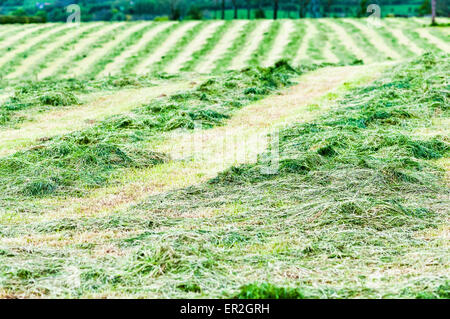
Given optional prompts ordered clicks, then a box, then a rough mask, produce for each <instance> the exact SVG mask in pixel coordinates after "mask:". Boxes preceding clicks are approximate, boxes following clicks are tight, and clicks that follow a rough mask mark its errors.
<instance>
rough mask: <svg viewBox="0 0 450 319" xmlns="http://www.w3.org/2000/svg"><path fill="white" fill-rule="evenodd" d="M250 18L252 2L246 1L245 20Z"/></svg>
mask: <svg viewBox="0 0 450 319" xmlns="http://www.w3.org/2000/svg"><path fill="white" fill-rule="evenodd" d="M251 17H252V0H247V19H249V20H250V18H251Z"/></svg>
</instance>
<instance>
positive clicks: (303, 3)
mask: <svg viewBox="0 0 450 319" xmlns="http://www.w3.org/2000/svg"><path fill="white" fill-rule="evenodd" d="M310 1H311V0H299V4H300V7H299V10H298V16H299V18H304V17H306V11H307V9H308V5H309V2H310Z"/></svg>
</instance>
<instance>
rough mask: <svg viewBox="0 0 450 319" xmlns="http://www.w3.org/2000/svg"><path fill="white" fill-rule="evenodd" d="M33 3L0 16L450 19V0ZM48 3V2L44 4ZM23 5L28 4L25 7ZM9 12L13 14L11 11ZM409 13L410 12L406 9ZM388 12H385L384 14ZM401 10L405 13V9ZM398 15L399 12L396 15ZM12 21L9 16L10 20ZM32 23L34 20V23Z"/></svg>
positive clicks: (3, 7) (8, 0)
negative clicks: (379, 14) (373, 8)
mask: <svg viewBox="0 0 450 319" xmlns="http://www.w3.org/2000/svg"><path fill="white" fill-rule="evenodd" d="M42 1H43V2H39V0H37V2H35V3H34V2H33V4H32V5H28V6H26V5H25V4H26V3H29V2H25V1H19V0H0V15H5V12H6V15H9V16H17V17H21V18H20V19H18V22H19V21H24V20H27V19H24V18H23V17H27V16H35V17H40V18H41V19H43V20H47V21H64V20H65V19H66V17H67V12H66V11H65V7H66V6H67V5H69V4H73V3H75V4H78V5H80V7H81V10H82V15H81V18H82V21H98V20H103V21H125V20H153V19H157V20H164V19H167V20H182V19H238V18H240V19H242V18H246V19H253V18H256V19H263V18H271V19H279V18H280V17H281V18H282V17H286V18H297V17H298V18H305V17H311V18H318V17H338V16H347V17H363V16H367V15H368V13H367V6H368V5H369V4H378V5H380V6H381V7H382V8H383V6H390V7H395V6H396V7H397V8H399V10H400V9H401V8H406V7H408V9H409V10H411V8H413V9H414V12H413V13H411V12H409V13H408V12H405V13H400V14H399V15H427V14H430V15H431V14H432V13H433V14H437V15H441V16H448V15H449V12H448V11H449V10H448V7H449V6H448V2H449V1H450V0H409V1H407V2H408V4H405V1H403V0H96V1H93V0H56V1H48V2H46V1H45V0H42ZM44 1H45V2H44ZM21 4H22V5H21ZM8 8H10V9H9V11H8ZM404 10H406V9H404ZM382 11H383V10H382ZM399 12H401V11H399ZM396 14H397V15H398V13H396ZM11 19H12V18H11V17H9V18H8V19H6V20H8V21H10V20H11ZM28 20H30V19H28Z"/></svg>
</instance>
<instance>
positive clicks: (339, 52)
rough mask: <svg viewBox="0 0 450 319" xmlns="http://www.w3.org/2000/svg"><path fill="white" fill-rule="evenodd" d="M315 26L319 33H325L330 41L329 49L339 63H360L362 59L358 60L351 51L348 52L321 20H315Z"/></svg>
mask: <svg viewBox="0 0 450 319" xmlns="http://www.w3.org/2000/svg"><path fill="white" fill-rule="evenodd" d="M316 27H317V29H318V31H319V32H320V33H322V34H326V35H327V41H330V43H331V51H332V52H333V54H334V55H336V57H337V58H338V59H339V62H340V63H342V64H358V63H361V64H362V61H358V59H357V57H356V56H355V55H354V54H353V53H352V52H349V51H348V50H347V48H346V47H345V45H344V44H343V43H341V42H340V41H339V39H338V37H337V35H336V33H335V32H334V30H332V29H330V28H328V27H327V26H325V25H324V24H323V23H321V22H317V24H316Z"/></svg>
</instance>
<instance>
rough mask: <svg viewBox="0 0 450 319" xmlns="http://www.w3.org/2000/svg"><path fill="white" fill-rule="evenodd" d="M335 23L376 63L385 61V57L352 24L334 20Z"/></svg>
mask: <svg viewBox="0 0 450 319" xmlns="http://www.w3.org/2000/svg"><path fill="white" fill-rule="evenodd" d="M335 21H336V23H339V24H340V25H341V26H342V27H343V28H344V29H345V31H346V32H348V33H349V34H350V36H352V37H353V38H354V40H355V42H356V43H357V44H358V46H361V48H362V49H363V50H364V52H365V53H366V54H367V55H368V56H370V57H373V58H374V60H376V61H385V60H386V57H385V56H384V54H383V53H381V52H380V50H378V49H377V48H376V47H375V46H374V45H373V44H372V43H371V42H370V41H369V40H368V39H367V38H366V36H364V34H362V33H361V30H360V29H358V28H357V27H355V26H354V25H353V24H351V23H349V22H346V21H343V20H340V19H336V20H335Z"/></svg>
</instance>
